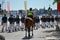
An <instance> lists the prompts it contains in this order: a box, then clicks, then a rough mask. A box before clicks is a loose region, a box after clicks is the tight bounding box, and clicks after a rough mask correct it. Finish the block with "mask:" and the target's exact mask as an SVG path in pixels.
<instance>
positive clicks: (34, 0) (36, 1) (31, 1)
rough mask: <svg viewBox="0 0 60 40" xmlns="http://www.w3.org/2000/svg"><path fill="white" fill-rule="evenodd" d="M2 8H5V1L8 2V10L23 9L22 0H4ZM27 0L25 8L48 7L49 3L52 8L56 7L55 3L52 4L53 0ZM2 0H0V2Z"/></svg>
mask: <svg viewBox="0 0 60 40" xmlns="http://www.w3.org/2000/svg"><path fill="white" fill-rule="evenodd" d="M4 1H5V3H4V4H3V9H7V7H6V2H7V1H9V2H10V10H20V9H23V10H24V0H4ZM26 1H27V9H29V8H33V9H34V8H37V9H43V8H44V7H45V9H48V7H49V5H50V7H51V8H52V9H53V10H54V9H57V6H56V4H55V5H52V3H53V0H26ZM1 2H2V0H0V3H1Z"/></svg>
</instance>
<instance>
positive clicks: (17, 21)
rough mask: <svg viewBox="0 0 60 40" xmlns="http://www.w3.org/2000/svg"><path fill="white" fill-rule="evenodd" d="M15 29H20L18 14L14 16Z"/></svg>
mask: <svg viewBox="0 0 60 40" xmlns="http://www.w3.org/2000/svg"><path fill="white" fill-rule="evenodd" d="M16 30H17V31H18V30H20V18H19V15H17V16H16Z"/></svg>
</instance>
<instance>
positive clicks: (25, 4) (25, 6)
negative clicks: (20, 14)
mask: <svg viewBox="0 0 60 40" xmlns="http://www.w3.org/2000/svg"><path fill="white" fill-rule="evenodd" d="M24 10H25V13H26V16H27V2H26V0H24Z"/></svg>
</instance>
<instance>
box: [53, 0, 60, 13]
mask: <svg viewBox="0 0 60 40" xmlns="http://www.w3.org/2000/svg"><path fill="white" fill-rule="evenodd" d="M55 3H57V11H58V12H60V0H54V2H53V4H55Z"/></svg>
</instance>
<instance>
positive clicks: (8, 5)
mask: <svg viewBox="0 0 60 40" xmlns="http://www.w3.org/2000/svg"><path fill="white" fill-rule="evenodd" d="M7 11H8V13H10V3H9V2H7Z"/></svg>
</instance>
